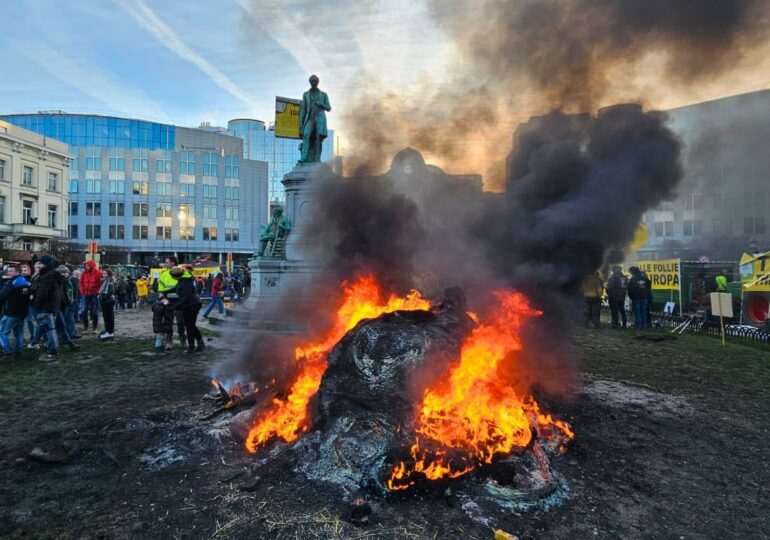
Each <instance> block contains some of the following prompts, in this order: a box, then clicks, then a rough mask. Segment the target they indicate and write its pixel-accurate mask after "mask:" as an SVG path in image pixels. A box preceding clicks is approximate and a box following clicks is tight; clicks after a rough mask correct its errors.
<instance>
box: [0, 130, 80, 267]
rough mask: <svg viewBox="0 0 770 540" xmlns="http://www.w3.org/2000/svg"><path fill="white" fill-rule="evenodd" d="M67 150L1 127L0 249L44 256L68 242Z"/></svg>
mask: <svg viewBox="0 0 770 540" xmlns="http://www.w3.org/2000/svg"><path fill="white" fill-rule="evenodd" d="M70 161H71V156H70V149H69V147H68V146H67V145H66V144H64V143H62V142H60V141H58V140H54V139H51V138H49V137H45V136H42V135H39V134H37V133H34V132H32V131H28V130H26V129H22V128H20V127H17V126H15V125H13V124H10V123H8V122H3V121H0V246H1V247H2V249H3V250H4V251H7V252H11V253H13V252H25V253H26V254H31V253H32V252H35V251H43V250H45V251H47V250H48V247H49V246H48V243H49V242H50V241H51V240H62V239H66V237H67V234H66V233H67V208H68V202H69V197H68V194H67V186H68V181H69V170H70Z"/></svg>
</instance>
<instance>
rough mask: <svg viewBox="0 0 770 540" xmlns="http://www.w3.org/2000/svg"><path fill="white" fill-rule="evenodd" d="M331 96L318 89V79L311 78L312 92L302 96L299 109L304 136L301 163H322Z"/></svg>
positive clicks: (300, 124)
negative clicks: (322, 148) (327, 113)
mask: <svg viewBox="0 0 770 540" xmlns="http://www.w3.org/2000/svg"><path fill="white" fill-rule="evenodd" d="M331 110H332V106H331V105H330V104H329V96H327V95H326V92H322V91H321V90H319V89H318V77H317V76H315V75H311V76H310V90H308V91H307V92H305V93H304V94H302V105H301V106H300V109H299V132H300V134H301V135H302V156H301V157H300V160H299V161H300V163H313V162H318V161H321V147H322V145H323V140H324V139H325V138H326V136H327V135H328V132H327V129H326V111H331Z"/></svg>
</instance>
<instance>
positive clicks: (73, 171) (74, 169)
mask: <svg viewBox="0 0 770 540" xmlns="http://www.w3.org/2000/svg"><path fill="white" fill-rule="evenodd" d="M78 174H80V169H79V168H78V158H76V157H74V158H72V161H71V162H70V178H72V177H73V176H74V177H75V178H77V176H78Z"/></svg>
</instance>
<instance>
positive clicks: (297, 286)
mask: <svg viewBox="0 0 770 540" xmlns="http://www.w3.org/2000/svg"><path fill="white" fill-rule="evenodd" d="M331 174H333V173H332V172H331V168H330V167H329V166H328V165H326V164H324V163H303V164H297V165H296V166H295V167H294V169H292V170H291V172H289V173H288V174H286V175H285V176H284V178H283V181H282V183H283V185H284V186H285V189H286V207H285V212H284V215H285V216H286V217H287V219H288V220H289V221H290V222H291V232H290V233H289V235H288V236H287V237H286V244H285V246H286V259H285V260H284V259H271V258H267V257H255V258H253V259H251V260H250V261H249V269H250V270H251V294H250V295H249V297H248V298H247V299H246V301H245V302H244V308H245V309H246V310H247V311H248V312H250V314H249V316H250V321H251V323H252V325H253V326H255V327H258V328H260V329H270V330H301V329H300V328H298V327H297V323H296V322H295V321H293V320H292V317H291V313H295V312H296V310H295V309H293V307H295V306H297V305H299V304H301V303H302V302H303V300H305V299H306V297H305V296H304V294H303V293H305V294H306V293H307V291H310V290H312V285H313V282H314V280H315V278H316V276H317V274H318V272H319V270H320V265H319V264H318V263H317V262H316V261H313V260H311V259H310V257H309V255H308V254H309V250H308V249H307V247H308V245H307V242H308V241H307V234H306V227H307V220H308V216H309V211H310V209H311V208H312V205H313V204H314V199H315V194H316V193H317V192H316V189H317V187H316V185H315V182H314V180H315V179H316V178H317V177H318V176H322V175H331Z"/></svg>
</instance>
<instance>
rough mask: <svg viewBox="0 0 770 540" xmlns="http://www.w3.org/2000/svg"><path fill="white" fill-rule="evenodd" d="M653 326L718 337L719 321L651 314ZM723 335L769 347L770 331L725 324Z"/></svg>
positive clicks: (694, 316)
mask: <svg viewBox="0 0 770 540" xmlns="http://www.w3.org/2000/svg"><path fill="white" fill-rule="evenodd" d="M652 324H653V326H659V327H664V328H671V329H672V331H671V332H672V333H679V334H681V333H684V332H689V333H698V332H700V333H707V334H713V335H717V336H718V335H720V334H721V330H720V326H719V320H718V319H717V320H713V319H709V318H707V317H705V316H703V315H684V316H682V315H672V314H668V313H653V314H652ZM725 335H727V336H731V337H736V338H740V339H745V340H748V341H753V342H756V343H764V344H766V345H770V331H768V330H767V329H762V328H757V327H755V326H749V325H745V324H726V325H725Z"/></svg>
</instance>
